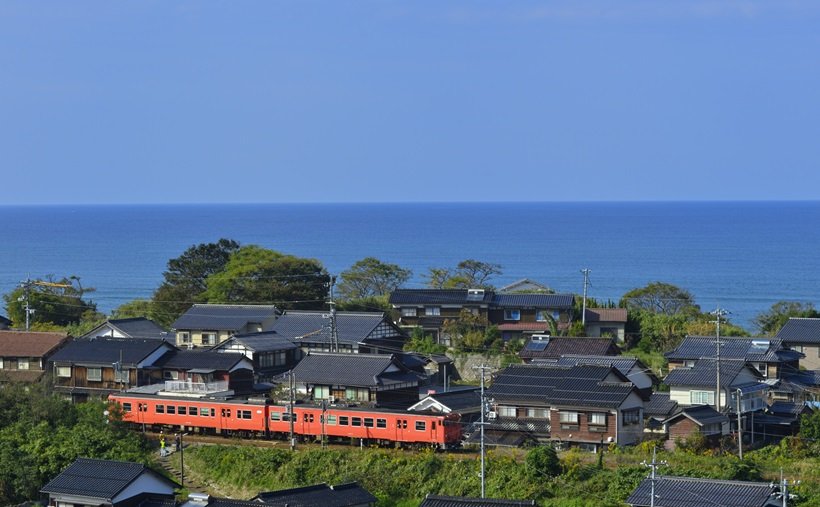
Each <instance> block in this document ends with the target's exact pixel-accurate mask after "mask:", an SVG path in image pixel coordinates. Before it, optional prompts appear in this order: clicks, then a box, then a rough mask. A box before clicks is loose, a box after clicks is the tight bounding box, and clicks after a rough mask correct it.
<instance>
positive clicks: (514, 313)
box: [504, 310, 521, 320]
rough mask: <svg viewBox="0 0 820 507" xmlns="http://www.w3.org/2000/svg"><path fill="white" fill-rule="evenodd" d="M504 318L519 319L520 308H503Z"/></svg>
mask: <svg viewBox="0 0 820 507" xmlns="http://www.w3.org/2000/svg"><path fill="white" fill-rule="evenodd" d="M504 320H521V310H504Z"/></svg>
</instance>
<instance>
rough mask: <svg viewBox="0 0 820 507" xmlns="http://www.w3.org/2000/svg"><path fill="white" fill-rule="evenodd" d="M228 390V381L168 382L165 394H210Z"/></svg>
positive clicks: (166, 382)
mask: <svg viewBox="0 0 820 507" xmlns="http://www.w3.org/2000/svg"><path fill="white" fill-rule="evenodd" d="M227 390H228V381H227V380H219V381H217V382H191V381H190V380H166V381H165V392H167V393H173V394H197V395H201V394H210V393H218V392H223V391H227Z"/></svg>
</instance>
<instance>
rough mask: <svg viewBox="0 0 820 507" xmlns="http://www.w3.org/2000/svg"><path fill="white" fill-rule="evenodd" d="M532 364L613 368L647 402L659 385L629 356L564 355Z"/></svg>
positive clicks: (639, 362) (650, 372)
mask: <svg viewBox="0 0 820 507" xmlns="http://www.w3.org/2000/svg"><path fill="white" fill-rule="evenodd" d="M532 364H547V365H548V364H555V365H558V366H576V365H582V364H597V365H602V366H614V367H615V368H617V369H618V371H619V372H621V373H622V374H623V375H624V376H625V377H626V378H628V379H629V381H630V382H632V383H633V384H635V387H636V388H638V391H640V393H641V396H643V398H644V400H649V396H650V395H651V394H652V388H653V387H654V386H656V385H657V384H659V383H660V380H658V377H656V376H655V375H654V374H653V373H652V370H651V369H649V368H647V366H646V365H645V364H643V363H642V362H641V361H640V359H638V358H636V357H629V356H594V355H579V354H566V355H563V356H561V357H559V358H558V359H554V360H552V359H534V360H533V361H532Z"/></svg>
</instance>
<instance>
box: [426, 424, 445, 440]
mask: <svg viewBox="0 0 820 507" xmlns="http://www.w3.org/2000/svg"><path fill="white" fill-rule="evenodd" d="M427 423H428V424H429V425H430V442H434V443H438V442H440V440H439V434H440V432H443V431H444V428H442V427H441V424H440V423H439V421H437V420H435V419H430V420H429V421H427ZM442 434H443V433H442Z"/></svg>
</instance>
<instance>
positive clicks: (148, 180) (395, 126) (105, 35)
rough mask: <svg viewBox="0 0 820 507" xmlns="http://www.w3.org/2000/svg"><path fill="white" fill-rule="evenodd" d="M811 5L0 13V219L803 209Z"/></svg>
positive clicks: (29, 7)
mask: <svg viewBox="0 0 820 507" xmlns="http://www.w3.org/2000/svg"><path fill="white" fill-rule="evenodd" d="M818 26H820V2H817V1H799V0H798V1H788V0H777V1H731V0H726V1H706V0H692V1H674V0H670V1H665V2H657V1H633V2H630V1H577V2H576V1H566V2H565V1H560V0H559V1H550V2H525V1H521V2H502V1H498V2H488V1H465V2H449V1H435V2H433V1H430V2H423V1H407V2H397V1H373V2H368V1H356V2H339V1H326V2H319V1H315V2H311V1H304V2H280V1H272V0H265V1H259V2H255V1H244V2H216V1H190V2H189V1H168V0H162V1H141V2H110V1H100V2H95V1H85V2H63V1H58V2H29V1H9V0H6V1H4V2H2V3H0V69H2V71H0V161H1V162H0V163H2V180H0V188H2V189H3V191H2V192H0V203H2V204H40V203H186V202H199V203H210V202H390V201H588V200H758V199H766V200H797V199H818V198H820V196H819V195H818V189H820V170H818V169H820V167H818V161H820V30H818V29H817V27H818Z"/></svg>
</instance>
